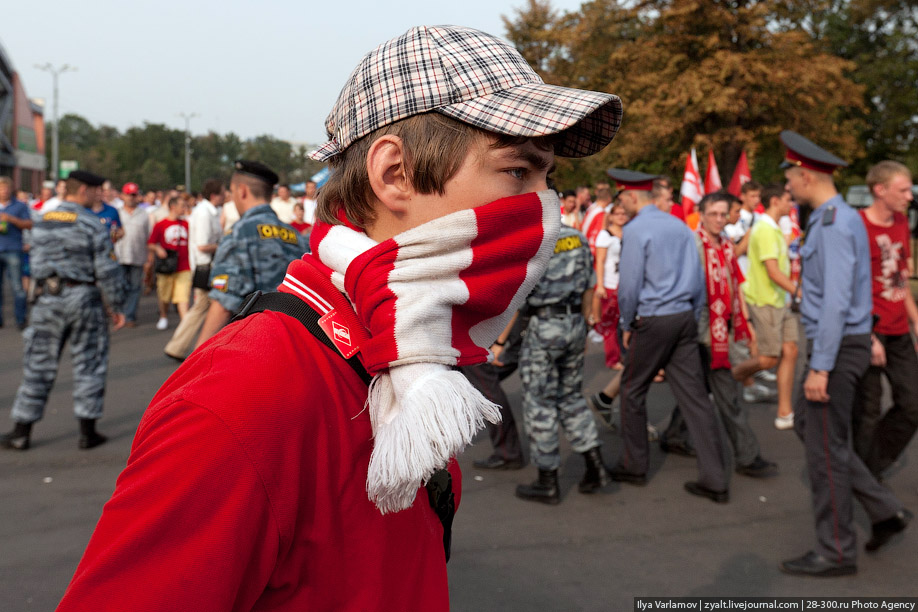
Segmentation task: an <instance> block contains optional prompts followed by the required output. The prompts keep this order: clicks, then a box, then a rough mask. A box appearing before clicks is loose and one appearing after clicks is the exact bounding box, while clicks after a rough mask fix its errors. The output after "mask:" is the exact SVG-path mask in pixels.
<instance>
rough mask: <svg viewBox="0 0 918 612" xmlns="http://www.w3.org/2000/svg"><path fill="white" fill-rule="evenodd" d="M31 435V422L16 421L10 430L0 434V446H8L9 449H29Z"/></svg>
mask: <svg viewBox="0 0 918 612" xmlns="http://www.w3.org/2000/svg"><path fill="white" fill-rule="evenodd" d="M31 435H32V424H31V423H20V422H19V421H16V425H15V426H14V427H13V430H12V431H8V432H7V433H5V434H0V448H8V449H10V450H21V451H24V450H29V444H30V442H31Z"/></svg>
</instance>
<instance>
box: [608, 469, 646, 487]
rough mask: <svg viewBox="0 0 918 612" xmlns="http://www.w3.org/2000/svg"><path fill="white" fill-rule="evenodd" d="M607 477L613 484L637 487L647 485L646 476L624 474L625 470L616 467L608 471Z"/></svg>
mask: <svg viewBox="0 0 918 612" xmlns="http://www.w3.org/2000/svg"><path fill="white" fill-rule="evenodd" d="M609 476H610V477H611V478H612V480H614V481H615V482H627V483H628V484H633V485H637V486H639V487H643V486H644V485H645V484H647V474H632V473H631V472H626V471H625V468H623V467H621V466H618V465H617V466H615V467H614V468H612V469H611V470H609Z"/></svg>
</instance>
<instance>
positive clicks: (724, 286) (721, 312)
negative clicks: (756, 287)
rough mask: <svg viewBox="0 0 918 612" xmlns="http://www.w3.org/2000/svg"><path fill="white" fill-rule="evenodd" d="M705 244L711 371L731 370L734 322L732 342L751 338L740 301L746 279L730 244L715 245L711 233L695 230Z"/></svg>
mask: <svg viewBox="0 0 918 612" xmlns="http://www.w3.org/2000/svg"><path fill="white" fill-rule="evenodd" d="M696 231H697V233H698V235H699V236H701V242H702V244H703V245H704V280H705V287H706V289H707V292H708V316H709V320H710V328H711V369H712V370H718V369H721V368H729V367H730V326H729V325H728V324H727V320H728V319H727V317H728V315H729V316H730V317H731V318H732V322H733V339H734V340H735V341H737V342H739V341H740V340H746V339H748V338H749V327H748V326H747V324H746V317H744V316H743V310H742V306H741V305H740V299H739V285H740V283H741V282H742V279H743V273H742V272H741V271H740V268H739V264H738V263H737V261H736V255H735V254H734V253H733V247H732V246H731V245H730V243H729V241H727V240H721V241H720V245H716V244H714V241H713V240H711V239H710V237H709V236H708V233H707V232H706V231H704V228H703V227H702V226H701V225H699V226H698V229H697V230H696Z"/></svg>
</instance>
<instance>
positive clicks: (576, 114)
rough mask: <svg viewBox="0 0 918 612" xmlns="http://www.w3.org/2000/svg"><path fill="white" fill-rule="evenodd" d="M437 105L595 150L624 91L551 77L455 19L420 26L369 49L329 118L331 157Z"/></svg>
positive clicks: (612, 129)
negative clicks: (564, 83) (549, 81)
mask: <svg viewBox="0 0 918 612" xmlns="http://www.w3.org/2000/svg"><path fill="white" fill-rule="evenodd" d="M430 111H436V112H439V113H442V114H444V115H446V116H448V117H451V118H453V119H456V120H458V121H462V122H463V123H468V124H470V125H474V126H476V127H479V128H481V129H484V130H487V131H491V132H496V133H498V134H507V135H510V136H529V137H535V136H548V135H551V134H559V136H558V140H557V142H556V144H555V154H556V155H559V156H561V157H583V156H586V155H592V154H593V153H596V152H597V151H599V150H601V149H602V148H603V147H605V146H606V145H607V144H609V142H611V140H612V138H613V137H614V136H615V133H616V132H617V131H618V127H619V125H621V120H622V103H621V100H620V99H619V98H618V96H616V95H613V94H607V93H600V92H595V91H584V90H580V89H569V88H566V87H558V86H555V85H546V84H545V83H544V82H543V81H542V79H541V78H540V77H539V75H538V74H536V73H535V71H534V70H532V68H531V67H530V66H529V64H527V63H526V60H524V59H523V58H522V57H521V56H520V54H519V53H518V52H517V51H516V49H514V48H513V47H512V46H511V45H510V44H508V43H507V42H505V41H503V40H501V39H499V38H496V37H494V36H491V35H490V34H485V33H484V32H480V31H478V30H473V29H470V28H463V27H457V26H436V27H418V28H413V29H411V30H409V31H408V32H407V33H405V34H404V35H402V36H400V37H398V38H396V39H394V40H391V41H389V42H387V43H385V44H383V45H381V46H379V47H378V48H377V49H375V50H374V51H372V52H370V53H369V54H368V55H367V56H366V57H364V59H363V60H362V61H361V62H360V64H359V65H358V66H357V68H356V69H355V70H354V72H353V73H352V74H351V76H350V78H348V81H347V84H346V85H345V86H344V88H343V89H342V90H341V94H340V95H339V96H338V100H337V102H335V106H334V108H333V109H332V112H331V113H330V114H329V116H328V118H327V119H326V121H325V129H326V131H327V132H328V136H329V141H328V142H327V143H325V144H324V145H322V146H321V147H319V148H318V149H317V150H316V151H313V152H312V153H310V157H312V158H313V159H315V160H318V161H325V160H328V159H330V158H332V157H334V156H336V155H338V154H339V153H341V152H342V151H343V150H344V149H346V148H347V147H349V146H350V145H351V144H353V143H354V142H356V141H357V140H359V139H360V138H362V137H364V136H366V135H367V134H370V133H371V132H373V131H375V130H377V129H379V128H381V127H383V126H385V125H388V124H390V123H394V122H396V121H399V120H401V119H405V118H407V117H411V116H413V115H418V114H420V113H426V112H430Z"/></svg>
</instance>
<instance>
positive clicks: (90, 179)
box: [67, 170, 105, 187]
mask: <svg viewBox="0 0 918 612" xmlns="http://www.w3.org/2000/svg"><path fill="white" fill-rule="evenodd" d="M67 178H72V179H73V180H75V181H80V182H81V183H85V184H86V185H89V186H90V187H101V186H102V183H104V182H105V179H104V178H102V177H101V176H99V175H98V174H93V173H92V172H87V171H86V170H74V171H73V172H71V173H70V174H69V175H67Z"/></svg>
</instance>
